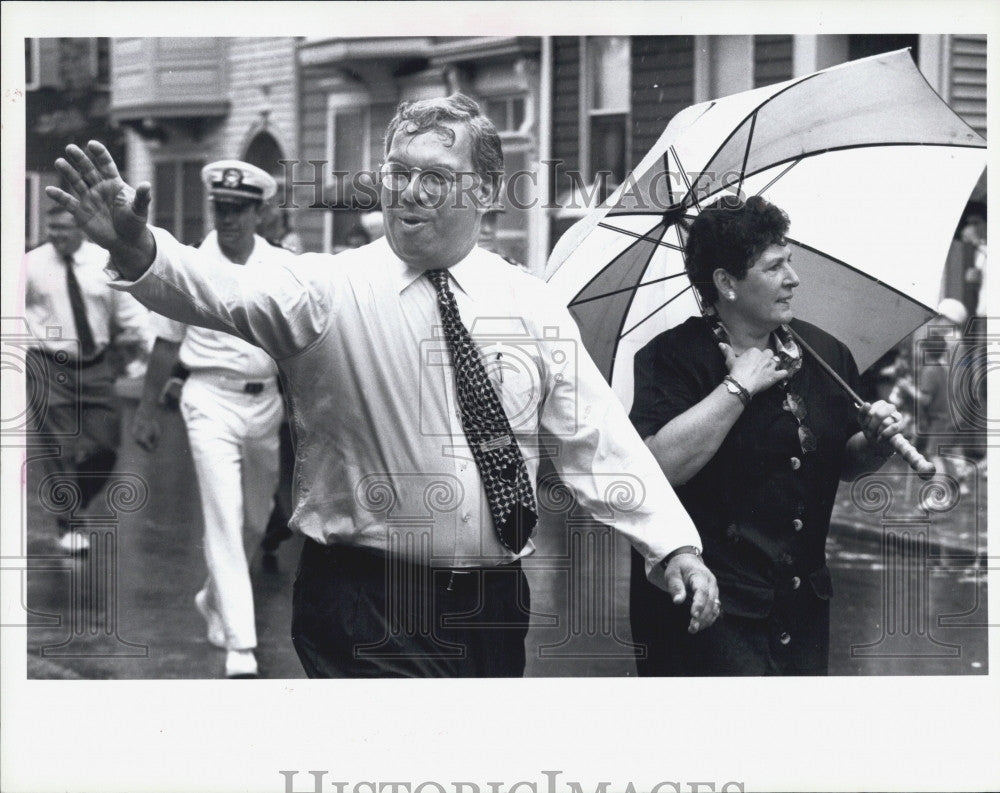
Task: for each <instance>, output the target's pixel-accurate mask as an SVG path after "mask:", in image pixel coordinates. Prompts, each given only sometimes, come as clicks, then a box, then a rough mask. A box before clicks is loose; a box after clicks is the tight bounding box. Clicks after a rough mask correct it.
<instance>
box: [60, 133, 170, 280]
mask: <svg viewBox="0 0 1000 793" xmlns="http://www.w3.org/2000/svg"><path fill="white" fill-rule="evenodd" d="M55 167H56V170H57V171H59V173H60V174H61V175H62V176H63V178H64V179H65V182H66V185H67V187H68V191H66V190H61V189H60V188H58V187H46V188H45V193H46V195H48V196H49V198H51V199H52V200H53V201H55V202H56V203H57V204H59V205H60V206H61V207H63V208H64V209H66V210H68V211H69V212H70V213H71V214H72V215H73V217H74V218H75V219H76V223H77V225H78V226H79V227H80V228H81V229H82V230H83V231H84V233H86V235H87V236H88V237H90V239H91V240H93V241H94V242H95V243H97V244H98V245H100V246H101V247H102V248H106V249H107V250H108V251H109V252H110V253H111V257H112V260H113V265H114V266H115V268H116V269H118V270H119V271H120V272H121V273H122V275H124V276H125V277H127V278H133V279H134V278H138V277H139V276H140V275H142V273H144V272H145V271H146V269H147V268H148V267H149V265H150V264H152V262H153V258H154V256H155V255H156V244H155V242H154V240H153V235H152V233H151V232H150V230H149V228H148V226H147V225H146V221H147V216H148V213H149V199H150V186H149V184H148V183H147V182H143V183H142V184H140V185H139V187H138V189H133V188H132V187H130V186H129V185H127V184H126V183H125V180H124V179H122V177H121V175H120V174H119V173H118V166H117V165H115V161H114V159H113V158H112V157H111V154H110V153H109V152H108V150H107V149H106V148H105V147H104V146H103V145H102V144H100V143H98V142H97V141H95V140H92V141H90V142H89V143H88V144H87V149H86V151H84V150H83V149H81V148H80V147H79V146H74V145H69V146H67V147H66V157H65V158H63V157H60V158H59V159H57V160H56V162H55Z"/></svg>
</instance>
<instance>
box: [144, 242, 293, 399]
mask: <svg viewBox="0 0 1000 793" xmlns="http://www.w3.org/2000/svg"><path fill="white" fill-rule="evenodd" d="M199 250H200V251H201V252H202V253H204V254H205V255H206V256H207V257H208V258H209V259H211V262H212V264H211V265H209V264H208V262H207V261H206V266H214V265H215V264H218V263H220V262H222V263H225V264H232V262H230V261H229V259H228V258H227V257H226V255H225V254H224V253H223V252H222V250H221V249H220V248H219V243H218V238H217V236H216V233H215V232H214V231H213V232H211V233H210V234H209V235H208V236H207V237H206V238H205V239H204V241H203V242H202V243H201V245H200V246H199ZM288 259H289V254H288V252H287V251H285V250H283V249H281V248H276V247H275V246H273V245H270V244H269V243H268V242H267V240H265V239H263V238H262V237H258V236H256V235H254V247H253V251H252V252H251V253H250V257H249V258H248V259H247V261H246V264H244V265H242V266H244V267H247V268H250V269H254V268H258V267H261V268H265V270H266V269H267V268H271V269H273V268H274V265H275V264H276V263H277V262H282V261H287V260H288ZM260 277H261V278H264V279H266V278H267V272H264V273H262V274H261V276H260ZM154 316H155V317H156V323H155V328H156V335H157V336H159V337H160V338H163V339H167V340H168V341H173V342H180V343H181V349H180V356H179V360H180V362H181V363H182V364H184V366H186V367H187V368H188V369H190V370H191V371H192V372H196V371H204V370H212V371H216V372H219V373H221V374H226V375H228V376H231V377H240V378H245V379H247V380H267V379H269V378H272V377H275V376H276V375H277V374H278V367H277V364H275V362H274V359H273V358H272V357H271V356H270V355H268V354H267V353H266V352H264V351H263V350H262V349H261V348H260V347H257V346H255V345H253V344H250V343H249V342H246V341H244V340H243V339H240V338H237V337H236V336H233V335H232V334H231V333H223V332H222V331H218V330H209V329H208V328H200V327H198V326H197V325H185V324H184V323H183V322H175V321H174V320H172V319H168V318H167V317H163V316H159V315H154Z"/></svg>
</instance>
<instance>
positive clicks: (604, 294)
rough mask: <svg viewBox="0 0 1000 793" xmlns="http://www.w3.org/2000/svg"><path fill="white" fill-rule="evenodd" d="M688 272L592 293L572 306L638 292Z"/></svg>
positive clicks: (575, 301)
mask: <svg viewBox="0 0 1000 793" xmlns="http://www.w3.org/2000/svg"><path fill="white" fill-rule="evenodd" d="M685 275H686V273H674V274H673V275H665V276H663V277H662V278H654V279H653V280H652V281H643V282H642V283H641V284H635V285H634V286H623V287H622V288H621V289H612V290H611V291H610V292H601V293H600V294H599V295H592V296H591V297H585V298H584V299H583V300H574V301H573V302H572V303H570V305H571V306H582V305H583V304H584V303H591V302H593V301H594V300H601V299H602V298H605V297H611V296H612V295H620V294H621V293H622V292H638V291H639V290H640V289H642V288H643V287H644V286H652V285H653V284H661V283H663V282H664V281H670V280H673V279H674V278H683V277H684V276H685Z"/></svg>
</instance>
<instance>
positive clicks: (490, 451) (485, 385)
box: [425, 270, 538, 553]
mask: <svg viewBox="0 0 1000 793" xmlns="http://www.w3.org/2000/svg"><path fill="white" fill-rule="evenodd" d="M425 275H426V276H427V277H428V278H429V279H430V281H431V283H433V284H434V288H435V289H436V290H437V296H438V309H439V311H440V312H441V320H442V322H443V323H444V334H445V338H446V339H447V341H448V350H449V352H450V353H451V363H452V366H453V367H454V369H455V391H456V393H457V396H458V405H459V408H460V409H461V413H462V428H463V429H464V430H465V437H466V439H467V440H468V441H469V446H470V448H471V449H472V455H473V457H475V458H476V465H477V466H478V468H479V475H480V476H481V477H482V480H483V486H484V488H485V489H486V500H487V501H488V502H489V505H490V514H491V515H492V516H493V525H494V526H495V527H496V530H497V535H498V536H499V538H500V542H501V543H503V545H504V546H505V547H506V548H509V549H510V550H511V551H514V553H518V552H520V550H521V549H522V548H523V547H524V545H525V543H527V542H528V537H529V536H531V531H532V529H534V527H535V523H537V522H538V508H537V507H536V506H535V493H534V491H533V490H532V488H531V480H530V479H529V478H528V469H527V468H526V467H525V465H524V458H523V457H522V456H521V450H520V449H519V448H518V445H517V441H516V440H515V439H514V433H513V432H511V429H510V422H509V421H508V420H507V414H506V413H504V410H503V405H502V404H501V403H500V397H498V396H497V392H496V391H495V390H494V389H493V384H492V383H491V382H490V381H489V379H488V378H487V376H486V368H485V367H484V366H483V362H482V360H481V359H480V357H479V350H478V349H477V347H476V345H475V344H474V343H473V341H472V336H470V335H469V330H468V328H466V327H465V325H464V324H463V323H462V318H461V317H460V316H459V313H458V305H457V304H456V303H455V295H454V294H453V293H452V291H451V288H450V287H449V286H448V271H447V270H428V271H427V272H426V273H425Z"/></svg>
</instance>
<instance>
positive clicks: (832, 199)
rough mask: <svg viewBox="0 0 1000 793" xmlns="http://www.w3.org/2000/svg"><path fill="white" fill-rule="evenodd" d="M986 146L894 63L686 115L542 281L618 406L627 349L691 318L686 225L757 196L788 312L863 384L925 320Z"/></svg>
mask: <svg viewBox="0 0 1000 793" xmlns="http://www.w3.org/2000/svg"><path fill="white" fill-rule="evenodd" d="M985 147H986V142H985V140H983V138H982V137H980V136H979V135H978V134H977V133H976V132H975V131H974V130H973V129H972V128H971V127H969V126H968V125H967V124H966V123H965V122H964V121H962V119H961V118H959V117H958V116H957V115H955V113H954V112H952V110H951V109H950V108H949V107H948V106H947V105H946V104H945V103H944V102H943V101H942V100H941V98H940V97H939V96H938V95H937V94H936V93H935V92H934V90H933V89H932V88H931V87H930V86H929V85H928V84H927V82H926V80H925V79H924V77H923V75H921V73H920V71H919V70H918V69H917V68H916V66H915V65H914V63H913V60H912V58H911V57H910V54H909V52H908V51H907V50H900V51H898V52H892V53H887V54H884V55H878V56H875V57H872V58H865V59H862V60H858V61H852V62H850V63H846V64H842V65H840V66H835V67H833V68H830V69H826V70H823V71H820V72H816V73H814V74H810V75H808V76H805V77H799V78H796V79H793V80H789V81H788V82H785V83H780V84H777V85H772V86H767V87H766V88H759V89H756V90H753V91H746V92H744V93H740V94H735V95H733V96H728V97H725V98H723V99H718V100H714V101H710V102H705V103H702V104H699V105H694V106H692V107H689V108H687V109H686V110H683V111H681V112H680V113H678V114H677V115H676V116H675V117H674V118H673V119H672V120H671V121H670V123H669V125H668V126H667V128H666V130H665V131H664V133H663V135H662V136H661V137H660V139H659V141H657V143H656V145H655V146H654V147H653V148H652V149H651V150H650V152H649V153H648V154H647V155H646V156H645V157H644V158H643V160H642V162H641V163H640V164H639V166H638V167H637V168H636V169H635V170H634V171H633V172H632V173H631V174H629V176H628V177H627V178H626V179H625V181H624V183H623V184H622V185H621V186H620V187H619V188H618V190H616V191H615V193H614V194H613V195H612V196H611V197H610V198H609V199H608V201H607V202H605V204H604V205H602V206H601V207H600V208H599V209H597V210H595V211H594V212H592V213H590V214H588V215H587V216H586V217H585V218H583V219H582V220H580V221H579V222H577V223H576V224H575V225H574V226H573V227H572V228H570V230H569V231H567V233H566V234H565V235H564V236H563V237H562V238H561V239H560V240H559V242H558V243H557V245H556V247H555V249H554V250H553V252H552V256H551V257H550V259H549V263H548V266H547V270H546V277H547V279H548V280H549V282H550V283H551V284H552V285H553V286H554V287H555V288H556V290H557V292H558V293H559V294H560V295H561V296H562V297H563V298H564V299H565V301H566V304H567V305H568V306H569V309H570V311H571V312H572V314H573V316H574V318H575V319H576V321H577V323H578V324H579V326H580V330H581V333H582V336H583V340H584V344H585V345H586V347H587V349H588V350H589V352H590V354H591V356H592V357H593V358H594V360H595V362H596V363H597V365H598V366H599V367H600V369H601V371H602V372H603V373H604V375H605V377H607V378H608V380H609V381H610V382H611V383H612V385H613V386H614V388H615V391H616V393H617V394H618V396H619V397H620V398H621V399H622V401H623V403H624V404H625V405H626V406H628V405H631V402H632V358H633V356H634V354H635V352H636V351H637V350H638V349H639V348H641V347H642V346H643V345H644V344H646V342H648V341H649V340H650V339H651V338H653V337H654V336H656V335H657V334H658V333H660V332H662V331H663V330H666V329H667V328H670V327H673V326H674V325H677V324H679V323H680V322H683V321H684V319H686V318H687V317H689V316H692V315H694V314H697V313H698V312H699V311H700V306H699V305H698V302H697V297H696V295H695V290H694V289H693V288H692V286H691V284H690V282H689V281H688V280H687V277H686V275H685V274H684V260H683V254H682V249H683V246H684V242H685V239H686V229H687V228H688V227H689V226H690V221H691V220H692V219H693V218H694V217H695V216H696V215H697V213H698V212H699V211H700V209H701V208H702V207H704V206H707V205H708V204H710V203H711V202H713V201H714V200H715V199H716V198H718V197H720V196H722V195H725V194H726V193H727V192H731V193H738V194H740V195H743V196H749V195H762V196H763V197H764V198H766V199H767V200H768V201H770V202H771V203H773V204H776V205H777V206H779V207H781V208H782V209H783V210H785V212H787V213H788V215H789V217H790V219H791V230H790V232H789V244H790V245H791V247H792V262H793V266H794V267H795V269H796V271H797V273H798V274H799V277H800V279H801V282H802V283H801V285H800V286H799V287H798V289H796V290H795V297H794V300H793V303H792V306H793V310H794V312H795V315H796V316H797V317H799V318H800V319H804V320H806V321H808V322H811V323H813V324H814V325H818V326H819V327H821V328H823V329H824V330H826V331H827V332H828V333H831V334H832V335H833V336H835V337H836V338H838V339H840V340H841V341H842V342H844V343H845V344H846V345H847V346H848V347H849V348H850V349H851V351H852V353H853V354H854V357H855V360H856V361H857V363H858V367H859V368H860V369H861V370H862V371H863V370H864V369H866V368H867V367H868V366H870V365H871V364H872V363H874V362H875V361H876V360H877V359H878V358H879V357H880V356H881V355H882V354H883V353H884V352H885V351H887V350H888V349H889V348H891V347H892V346H893V345H894V344H896V343H898V342H899V341H900V340H901V339H902V338H904V337H905V336H906V335H908V334H909V333H911V332H912V331H913V330H914V329H915V328H917V327H918V326H920V325H921V324H922V323H923V322H925V321H926V320H927V319H929V318H930V317H932V316H933V315H934V310H933V308H931V306H933V305H935V304H936V303H937V300H938V297H939V292H940V288H941V281H942V274H943V270H944V265H945V259H946V256H947V252H948V247H949V244H950V242H951V238H952V233H953V231H954V229H955V225H956V224H957V222H958V219H959V216H960V214H961V211H962V209H963V207H964V206H965V203H966V200H967V199H968V196H969V192H970V190H971V189H972V187H973V185H974V184H975V182H976V179H977V178H978V177H979V175H980V173H981V172H982V170H983V167H984V165H985V158H986V153H985Z"/></svg>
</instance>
